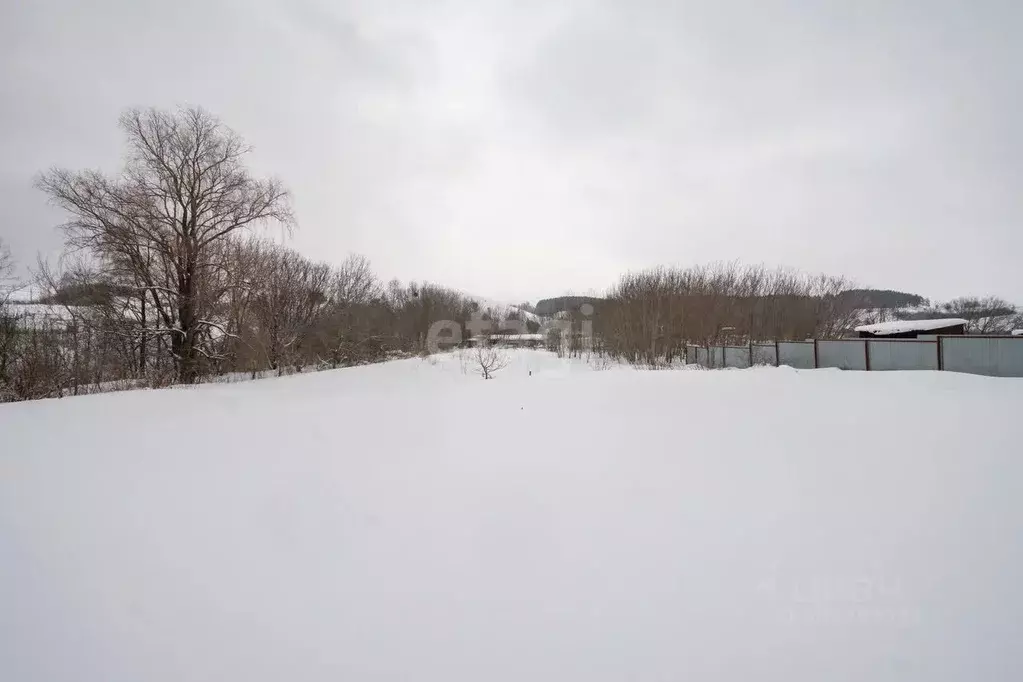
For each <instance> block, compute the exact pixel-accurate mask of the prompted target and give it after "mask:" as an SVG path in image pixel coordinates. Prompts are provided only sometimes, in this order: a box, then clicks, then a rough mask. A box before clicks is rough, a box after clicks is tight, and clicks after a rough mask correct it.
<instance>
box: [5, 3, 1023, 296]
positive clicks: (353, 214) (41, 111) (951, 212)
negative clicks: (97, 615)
mask: <svg viewBox="0 0 1023 682" xmlns="http://www.w3.org/2000/svg"><path fill="white" fill-rule="evenodd" d="M0 8H2V9H0V150H2V151H3V153H2V154H0V201H2V202H3V206H4V207H5V211H4V214H3V216H2V217H0V237H3V239H4V240H6V241H7V242H9V243H10V245H11V247H12V250H13V251H14V255H15V256H16V257H17V258H19V259H20V260H21V261H23V262H32V261H34V260H35V254H36V252H37V251H38V252H42V253H43V254H44V255H55V254H56V253H58V252H59V248H60V236H59V234H58V233H57V232H56V231H55V230H54V229H53V226H54V225H55V224H57V223H58V222H60V214H59V213H58V212H56V211H55V210H53V209H51V208H48V207H47V206H46V203H45V198H44V197H43V196H42V195H41V194H39V193H38V192H37V191H35V190H34V189H33V188H32V186H31V183H32V178H33V176H34V174H35V173H37V172H38V171H40V170H42V169H44V168H46V167H48V166H51V165H61V166H69V167H74V168H78V167H86V166H89V167H102V168H105V169H109V170H112V171H113V170H116V169H117V167H118V163H119V159H120V154H121V151H122V147H121V139H120V136H119V132H118V129H117V125H116V121H117V116H118V114H119V113H120V111H121V110H123V109H124V108H125V107H128V106H135V105H139V106H151V105H152V106H160V107H172V106H174V105H178V104H185V105H192V104H197V105H202V106H204V107H206V108H207V109H209V110H211V111H213V112H214V113H216V114H217V115H219V116H220V117H221V118H223V120H224V121H225V122H226V123H227V124H228V125H230V126H231V127H233V128H235V129H236V130H237V131H238V132H240V133H241V134H242V135H243V136H244V137H245V138H246V139H247V140H248V141H249V142H250V143H251V144H252V145H254V146H255V148H256V152H255V154H254V155H253V157H252V164H253V166H254V167H255V168H256V169H258V170H259V171H261V172H272V173H274V174H276V175H278V176H279V177H281V178H282V179H283V180H284V181H285V182H286V183H287V184H288V185H289V187H290V188H291V190H292V192H293V194H294V197H295V205H296V209H297V213H298V219H299V223H300V227H299V231H298V232H297V233H296V235H295V237H294V239H293V241H292V243H293V245H294V246H295V247H296V248H298V249H299V250H301V251H302V252H304V253H306V254H307V255H309V256H312V257H315V258H318V259H323V260H329V261H339V260H341V259H342V258H343V257H344V256H345V255H346V254H347V253H348V252H351V251H354V252H359V253H362V254H365V255H366V256H368V257H369V258H370V259H371V261H372V262H373V265H374V268H375V270H376V271H377V272H378V274H380V275H381V276H382V277H384V278H390V277H399V278H401V279H402V280H409V279H419V280H421V279H429V280H432V281H436V282H440V283H443V284H447V285H450V286H453V287H457V288H460V289H463V290H465V291H467V292H471V293H474V294H478V295H483V296H490V297H493V298H498V299H506V300H522V299H532V300H534V301H535V300H536V299H537V298H540V297H545V296H553V295H558V294H561V293H566V292H569V291H571V292H576V293H584V292H590V291H602V290H603V289H605V288H606V287H607V286H608V285H610V284H611V283H612V282H613V281H614V280H615V279H616V278H617V277H618V275H619V274H620V273H622V272H623V271H625V270H627V269H633V268H642V267H648V266H654V265H659V264H664V265H671V264H677V265H691V264H699V263H704V262H708V261H715V260H732V259H740V260H742V261H745V262H754V263H759V262H763V263H766V264H768V265H790V266H795V267H798V268H801V269H806V270H811V271H826V272H830V273H834V274H844V275H846V276H849V277H851V278H852V279H854V280H855V281H856V282H857V283H859V284H861V285H865V286H876V287H883V288H896V289H903V290H908V291H913V292H916V293H920V294H922V295H924V296H928V297H931V298H936V299H943V298H950V297H953V296H957V295H964V294H997V295H1001V296H1004V297H1007V298H1010V299H1012V300H1014V301H1016V302H1018V303H1023V276H1021V269H1020V265H1019V263H1020V254H1023V231H1021V229H1020V226H1019V224H1020V220H1021V217H1023V193H1021V191H1020V187H1021V186H1023V182H1021V181H1023V161H1021V153H1023V136H1021V133H1020V123H1019V120H1020V116H1019V112H1020V104H1021V101H1023V99H1021V94H1020V93H1021V92H1023V74H1021V69H1023V67H1021V65H1023V41H1021V40H1020V39H1019V36H1020V35H1023V4H1020V3H1016V2H1012V1H1004V2H997V1H994V0H992V1H984V2H979V1H978V2H969V1H967V0H963V1H961V2H950V1H944V0H934V1H923V0H921V1H918V2H899V1H896V0H859V1H857V2H845V3H820V2H811V1H810V0H801V1H796V0H788V1H763V2H726V1H720V2H710V1H708V2H700V3H696V2H662V1H660V0H630V1H629V2H626V1H625V0H616V1H612V0H595V1H592V2H582V1H578V0H567V1H561V2H559V1H556V0H551V1H546V2H541V1H538V0H526V1H513V0H507V1H504V2H497V1H488V0H436V1H428V0H394V1H387V0H342V1H340V2H338V1H333V2H316V1H313V0H300V1H298V2H292V1H290V0H281V1H279V2H274V1H270V0H254V1H242V0H208V1H204V0H183V1H180V2H175V3H170V4H168V3H164V2H154V1H152V0H140V1H135V0H133V1H130V2H129V1H128V0H97V1H96V2H92V3H87V4H86V3H73V2H70V1H69V0H53V1H50V2H24V1H23V0H0Z"/></svg>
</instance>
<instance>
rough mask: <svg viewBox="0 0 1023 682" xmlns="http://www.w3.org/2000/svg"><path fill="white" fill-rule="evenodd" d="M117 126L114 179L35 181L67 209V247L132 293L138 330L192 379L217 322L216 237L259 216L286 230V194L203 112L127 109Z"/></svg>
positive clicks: (221, 261)
mask: <svg viewBox="0 0 1023 682" xmlns="http://www.w3.org/2000/svg"><path fill="white" fill-rule="evenodd" d="M120 124H121V128H122V130H123V131H124V133H125V136H126V139H127V146H128V154H127V162H126V165H125V167H124V169H123V171H122V172H121V173H120V174H119V175H117V176H115V177H108V176H106V175H103V174H102V173H100V172H97V171H91V170H85V171H70V170H65V169H52V170H50V171H48V172H46V173H44V174H43V175H42V176H41V177H40V178H39V180H38V182H37V185H38V187H39V188H40V189H41V190H43V191H44V192H46V193H47V194H48V195H49V196H50V198H51V199H52V201H53V202H54V203H55V204H56V205H58V206H60V207H62V208H64V209H65V210H66V211H68V212H69V213H70V214H71V219H70V220H69V221H68V222H66V223H65V224H64V225H63V229H64V231H65V233H66V236H67V242H68V245H69V246H70V247H71V248H73V249H77V250H80V251H83V252H85V253H86V254H88V255H89V256H90V257H91V258H92V260H93V262H94V263H95V264H96V266H97V268H98V269H99V270H100V272H101V273H102V275H103V276H104V277H107V278H111V279H113V280H115V281H117V282H118V284H119V285H122V286H126V287H130V288H131V289H132V290H133V291H134V292H136V294H137V296H138V305H139V308H140V309H141V310H140V312H141V316H140V317H141V320H142V323H141V327H140V331H141V334H142V335H143V337H146V336H159V337H162V338H164V339H167V343H166V348H167V349H168V350H169V352H170V354H171V355H172V357H173V359H174V363H175V368H176V373H177V375H178V380H179V381H182V382H186V383H187V382H192V381H195V379H196V378H197V376H198V372H199V363H200V360H201V358H203V357H204V356H206V357H209V355H210V350H209V347H208V346H207V345H206V342H207V341H208V340H209V339H210V338H213V337H214V336H216V335H215V334H213V333H211V330H216V329H217V328H219V327H220V326H221V325H220V323H219V322H217V321H215V320H214V319H213V313H214V312H215V310H216V308H217V306H218V304H219V302H220V301H219V298H220V296H221V295H222V294H223V290H222V287H221V283H222V282H223V280H224V275H225V269H226V256H227V254H228V252H229V249H227V248H225V242H226V241H227V240H228V239H230V238H231V237H232V236H234V235H237V234H238V233H240V232H241V231H242V230H246V229H248V228H251V227H254V226H256V225H258V224H261V223H265V222H267V221H278V222H280V223H281V224H282V225H284V226H285V227H286V228H290V227H291V225H292V223H293V218H292V213H291V209H290V201H289V195H288V192H287V190H285V189H284V187H283V186H282V185H281V183H280V182H279V181H277V180H275V179H256V178H254V177H253V176H252V175H251V174H250V173H249V171H248V170H247V169H246V167H245V166H244V164H243V159H244V157H245V155H246V154H247V153H248V152H249V151H250V148H249V147H248V146H247V145H246V144H245V143H244V142H243V140H242V139H241V137H239V136H238V135H237V134H236V133H235V132H234V131H232V130H231V129H229V128H227V127H226V126H225V125H224V124H223V123H221V122H220V121H219V120H218V119H217V118H216V117H214V116H212V115H211V114H209V113H208V112H206V111H204V110H202V109H181V110H178V111H174V112H166V111H159V110H156V109H146V110H139V109H132V110H129V111H127V112H126V113H125V114H124V115H123V116H122V117H121V121H120ZM149 310H151V311H152V314H151V315H150V314H149ZM221 331H222V330H221Z"/></svg>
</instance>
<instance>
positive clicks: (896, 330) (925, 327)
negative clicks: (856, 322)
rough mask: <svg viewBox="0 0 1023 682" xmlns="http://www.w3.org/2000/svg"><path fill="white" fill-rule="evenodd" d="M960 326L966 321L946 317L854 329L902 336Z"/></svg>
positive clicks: (881, 334)
mask: <svg viewBox="0 0 1023 682" xmlns="http://www.w3.org/2000/svg"><path fill="white" fill-rule="evenodd" d="M961 324H966V320H964V319H962V318H959V317H946V318H943V319H940V320H895V321H894V322H878V323H877V324H865V325H862V326H860V327H856V331H858V332H867V333H869V334H877V335H878V336H884V335H886V334H903V333H905V332H928V331H933V330H935V329H944V328H945V327H956V326H959V325H961Z"/></svg>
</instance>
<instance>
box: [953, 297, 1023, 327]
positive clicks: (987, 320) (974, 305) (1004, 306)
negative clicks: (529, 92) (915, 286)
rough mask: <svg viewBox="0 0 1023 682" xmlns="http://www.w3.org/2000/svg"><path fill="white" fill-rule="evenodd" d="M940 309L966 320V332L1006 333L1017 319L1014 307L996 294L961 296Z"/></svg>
mask: <svg viewBox="0 0 1023 682" xmlns="http://www.w3.org/2000/svg"><path fill="white" fill-rule="evenodd" d="M941 310H942V311H943V312H945V313H947V314H949V315H954V316H956V317H960V318H963V319H964V320H966V333H967V334H1007V333H1008V332H1010V331H1012V329H1013V327H1014V325H1015V324H1016V323H1017V322H1018V320H1019V317H1018V311H1017V310H1016V307H1015V306H1013V305H1012V304H1011V303H1009V302H1008V301H1006V300H1003V299H1001V298H998V297H996V296H985V297H983V298H981V297H977V296H962V297H960V298H956V299H953V300H951V301H949V302H948V303H945V304H943V305H942V306H941Z"/></svg>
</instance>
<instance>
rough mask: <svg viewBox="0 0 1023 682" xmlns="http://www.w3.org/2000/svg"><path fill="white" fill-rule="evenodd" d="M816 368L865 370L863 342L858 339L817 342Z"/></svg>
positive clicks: (865, 359)
mask: <svg viewBox="0 0 1023 682" xmlns="http://www.w3.org/2000/svg"><path fill="white" fill-rule="evenodd" d="M817 366H818V367H837V368H838V369H859V370H865V369H867V356H866V351H865V350H864V346H863V341H861V340H859V339H848V340H842V341H837V340H829V341H818V342H817Z"/></svg>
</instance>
